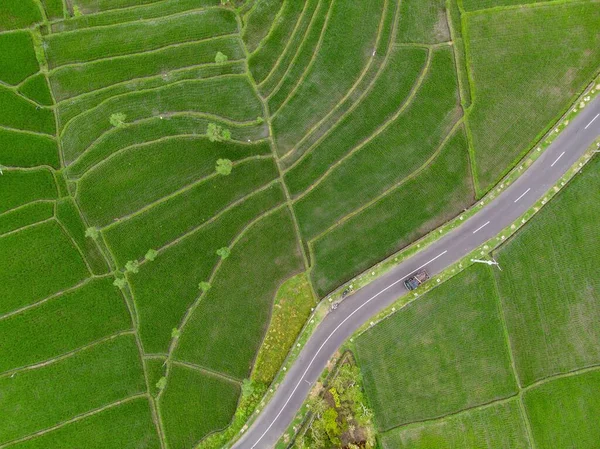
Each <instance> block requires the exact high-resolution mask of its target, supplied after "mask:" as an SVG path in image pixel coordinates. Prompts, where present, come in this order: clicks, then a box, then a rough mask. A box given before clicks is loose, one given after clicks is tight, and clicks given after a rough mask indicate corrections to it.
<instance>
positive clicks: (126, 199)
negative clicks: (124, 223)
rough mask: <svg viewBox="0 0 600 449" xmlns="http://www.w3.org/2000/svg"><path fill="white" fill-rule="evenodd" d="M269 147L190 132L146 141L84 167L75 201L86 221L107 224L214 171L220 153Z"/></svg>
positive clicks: (245, 153) (235, 155)
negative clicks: (213, 139)
mask: <svg viewBox="0 0 600 449" xmlns="http://www.w3.org/2000/svg"><path fill="white" fill-rule="evenodd" d="M269 152H270V149H269V147H268V145H267V144H258V145H252V146H250V145H243V144H238V143H234V142H227V143H223V142H210V141H209V140H208V139H206V138H203V137H200V138H198V137H193V136H190V137H183V138H172V139H169V140H165V141H161V142H156V143H149V144H146V145H143V146H140V147H137V148H133V149H131V150H129V151H125V152H122V153H119V154H118V155H116V156H115V157H113V158H111V159H110V160H109V161H107V162H106V163H105V164H102V165H101V166H98V167H97V168H96V169H95V170H93V171H90V172H88V173H87V174H86V176H85V177H84V178H81V180H80V181H79V183H78V192H77V200H78V202H79V204H80V205H81V208H82V210H83V212H84V213H85V215H86V216H87V218H88V219H89V221H90V223H92V224H93V225H97V226H105V225H107V224H109V223H110V222H112V221H113V220H114V219H115V218H119V217H122V216H124V215H126V214H129V213H132V212H135V211H137V210H139V209H140V208H142V207H143V206H145V205H147V204H149V203H151V202H153V201H156V200H159V199H161V198H163V197H164V196H166V195H169V194H173V193H174V192H175V191H177V190H178V189H181V188H183V187H185V186H187V185H189V184H191V183H193V182H196V181H198V180H200V179H202V178H204V177H206V176H208V175H211V174H213V173H214V171H215V163H216V161H217V159H218V158H227V159H230V160H231V161H237V160H240V159H244V158H247V157H251V156H256V155H261V154H262V155H264V154H265V153H269ZM123 167H127V171H124V170H123Z"/></svg>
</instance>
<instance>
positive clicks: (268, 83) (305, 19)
mask: <svg viewBox="0 0 600 449" xmlns="http://www.w3.org/2000/svg"><path fill="white" fill-rule="evenodd" d="M305 3H306V6H305V10H304V13H303V14H302V15H301V17H300V20H299V24H298V27H297V29H296V32H295V33H294V34H293V35H292V36H290V40H289V42H288V44H287V48H286V49H285V50H284V51H283V52H282V53H281V54H280V55H279V62H278V64H277V65H276V66H275V67H273V70H272V71H271V73H269V76H268V77H267V78H266V79H264V80H262V82H261V85H260V86H259V88H260V91H261V93H262V95H263V96H267V95H268V94H270V93H271V92H272V91H273V89H275V87H276V86H277V84H278V83H279V82H280V81H281V79H282V78H283V77H284V75H285V73H286V71H287V70H288V69H289V68H290V64H292V61H293V59H294V57H295V56H296V53H297V52H298V49H299V47H300V46H301V45H302V44H303V42H304V37H305V34H306V33H307V31H308V28H309V25H310V24H311V22H312V20H313V19H314V18H316V15H315V11H316V8H317V5H318V3H319V0H306V2H305Z"/></svg>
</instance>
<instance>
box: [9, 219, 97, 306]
mask: <svg viewBox="0 0 600 449" xmlns="http://www.w3.org/2000/svg"><path fill="white" fill-rule="evenodd" d="M88 275H89V273H88V270H87V269H86V267H85V265H84V263H83V261H82V260H81V256H80V255H79V252H78V251H77V250H76V249H75V247H74V246H73V244H72V242H71V240H70V239H69V238H68V237H67V236H66V235H65V233H64V232H63V231H62V229H61V228H60V226H59V225H58V224H57V223H56V222H46V223H42V224H39V225H37V226H34V227H31V228H28V229H24V230H22V231H21V232H18V233H15V234H9V235H5V236H3V237H0V297H2V298H3V300H2V303H1V304H0V313H6V312H10V311H13V310H15V309H18V308H20V307H23V306H26V305H28V304H31V303H34V302H36V301H39V300H41V299H44V298H46V297H47V296H50V295H52V294H55V293H57V292H59V291H61V290H64V289H66V288H69V287H71V286H73V285H75V284H76V283H78V282H80V281H82V280H83V279H84V278H86V277H87V276H88Z"/></svg>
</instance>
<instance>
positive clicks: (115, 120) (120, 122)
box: [109, 112, 127, 128]
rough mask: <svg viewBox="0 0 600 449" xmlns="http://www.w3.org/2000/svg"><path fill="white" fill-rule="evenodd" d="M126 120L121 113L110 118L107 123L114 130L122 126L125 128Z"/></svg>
mask: <svg viewBox="0 0 600 449" xmlns="http://www.w3.org/2000/svg"><path fill="white" fill-rule="evenodd" d="M126 118H127V116H126V115H125V114H123V113H122V112H117V113H115V114H112V115H111V116H110V118H109V121H110V124H111V125H112V126H114V127H115V128H120V127H122V126H125V119H126Z"/></svg>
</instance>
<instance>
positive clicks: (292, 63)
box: [258, 0, 331, 101]
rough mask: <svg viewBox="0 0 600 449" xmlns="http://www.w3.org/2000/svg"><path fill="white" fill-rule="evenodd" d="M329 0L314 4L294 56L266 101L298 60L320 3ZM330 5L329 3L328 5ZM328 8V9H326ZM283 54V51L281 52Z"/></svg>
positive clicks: (320, 0) (279, 86)
mask: <svg viewBox="0 0 600 449" xmlns="http://www.w3.org/2000/svg"><path fill="white" fill-rule="evenodd" d="M326 1H329V0H318V2H317V5H316V6H315V10H314V11H313V13H312V15H311V16H310V21H309V22H308V25H307V26H306V30H305V31H304V34H303V35H302V39H300V43H299V45H298V47H297V48H296V51H295V52H294V56H293V57H292V59H291V60H290V63H289V64H288V66H287V68H286V69H285V72H283V74H282V75H281V78H280V79H279V81H278V82H277V83H276V84H275V86H273V88H272V89H271V91H270V92H269V93H268V94H267V95H266V96H265V97H263V98H265V99H266V100H267V101H268V100H269V98H271V97H272V96H273V95H274V94H275V93H277V92H278V91H279V89H281V86H282V85H283V83H284V82H285V79H286V77H287V75H288V74H289V73H290V71H291V70H292V67H293V66H294V64H295V63H296V61H297V60H298V57H299V55H300V50H301V49H302V47H303V45H304V44H305V42H306V37H307V36H308V34H309V33H310V32H311V31H312V29H313V26H314V24H315V21H316V18H317V11H318V10H319V8H320V7H321V5H322V4H324V2H326ZM330 6H331V5H330ZM328 10H329V9H328ZM282 54H283V53H282ZM269 76H271V74H269ZM268 78H269V77H267V78H265V79H264V80H263V81H262V83H261V84H259V85H258V87H259V88H260V87H261V86H262V85H264V83H265V82H266V81H267V79H268Z"/></svg>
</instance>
